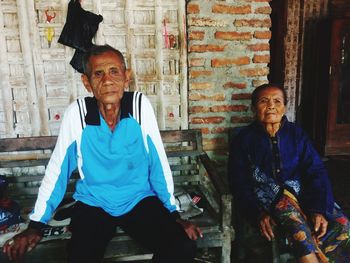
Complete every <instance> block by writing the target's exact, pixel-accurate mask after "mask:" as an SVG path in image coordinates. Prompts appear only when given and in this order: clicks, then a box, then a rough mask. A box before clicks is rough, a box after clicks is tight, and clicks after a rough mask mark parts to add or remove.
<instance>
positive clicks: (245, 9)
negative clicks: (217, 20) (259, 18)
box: [212, 4, 252, 14]
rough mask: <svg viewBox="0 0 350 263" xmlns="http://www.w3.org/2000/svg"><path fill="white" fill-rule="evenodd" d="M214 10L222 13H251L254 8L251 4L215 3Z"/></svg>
mask: <svg viewBox="0 0 350 263" xmlns="http://www.w3.org/2000/svg"><path fill="white" fill-rule="evenodd" d="M212 12H213V13H220V14H250V13H251V12H252V9H251V7H250V5H245V6H231V5H222V4H215V5H214V6H213V8H212Z"/></svg>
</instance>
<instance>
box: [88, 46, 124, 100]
mask: <svg viewBox="0 0 350 263" xmlns="http://www.w3.org/2000/svg"><path fill="white" fill-rule="evenodd" d="M89 67H90V72H91V74H90V77H88V76H87V75H82V77H81V78H82V81H83V84H84V86H85V88H86V89H87V90H88V91H89V92H92V93H93V94H94V96H95V98H96V100H97V101H98V102H99V103H102V104H114V103H120V101H121V99H122V97H123V94H124V89H125V88H127V87H128V85H129V80H130V71H129V70H125V69H124V66H123V64H122V61H120V59H119V57H118V56H117V55H116V54H115V53H113V52H112V51H107V52H105V53H102V54H100V55H95V56H91V57H90V60H89Z"/></svg>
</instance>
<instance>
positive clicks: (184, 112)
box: [177, 1, 188, 129]
mask: <svg viewBox="0 0 350 263" xmlns="http://www.w3.org/2000/svg"><path fill="white" fill-rule="evenodd" d="M178 8H179V12H178V19H177V20H178V24H179V45H180V47H179V48H180V72H179V75H180V76H179V81H180V105H181V112H180V114H181V129H188V73H187V69H188V67H187V31H186V1H179V7H178Z"/></svg>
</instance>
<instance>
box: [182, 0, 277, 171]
mask: <svg viewBox="0 0 350 263" xmlns="http://www.w3.org/2000/svg"><path fill="white" fill-rule="evenodd" d="M187 13H188V14H187V23H188V28H187V30H188V62H189V122H190V124H189V127H190V128H197V129H201V130H202V132H203V135H204V141H203V143H204V148H205V150H206V151H208V152H209V154H210V155H211V156H212V157H213V158H214V159H215V160H216V161H217V163H218V165H219V166H221V167H225V166H223V164H224V163H225V161H226V160H227V149H228V129H229V128H231V127H235V126H241V125H245V124H247V123H249V122H251V120H252V113H251V110H250V94H251V92H252V90H253V89H254V87H256V86H258V85H260V84H262V83H265V82H266V81H267V75H268V72H269V69H268V63H269V60H270V52H269V40H270V37H271V32H270V26H271V20H270V13H271V8H270V5H269V1H268V0H241V1H233V0H226V1H212V0H205V1H203V0H200V1H198V0H197V1H194V0H193V1H189V3H188V5H187Z"/></svg>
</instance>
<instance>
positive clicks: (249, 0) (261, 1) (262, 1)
mask: <svg viewBox="0 0 350 263" xmlns="http://www.w3.org/2000/svg"><path fill="white" fill-rule="evenodd" d="M245 2H249V3H251V2H259V3H265V2H266V3H268V2H271V0H245Z"/></svg>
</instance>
